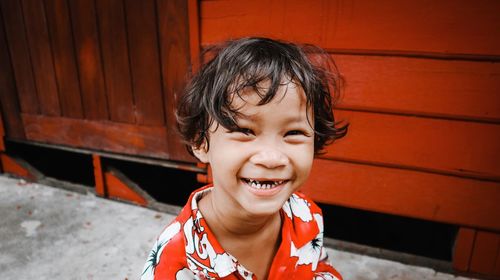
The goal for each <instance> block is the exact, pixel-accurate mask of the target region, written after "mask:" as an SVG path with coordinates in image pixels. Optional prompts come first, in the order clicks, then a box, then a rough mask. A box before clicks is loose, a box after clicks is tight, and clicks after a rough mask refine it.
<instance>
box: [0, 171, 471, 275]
mask: <svg viewBox="0 0 500 280" xmlns="http://www.w3.org/2000/svg"><path fill="white" fill-rule="evenodd" d="M173 217H174V216H173V215H170V214H166V213H162V212H158V211H154V210H150V209H146V208H142V207H137V206H134V205H130V204H126V203H122V202H117V201H112V200H107V199H102V198H99V197H97V196H95V195H94V194H93V193H92V192H91V191H89V192H87V193H85V194H82V193H77V192H72V191H67V190H63V189H60V188H54V187H49V186H44V185H40V184H34V183H26V182H24V181H22V180H19V179H12V178H8V177H5V176H0V280H10V279H16V280H18V279H122V280H123V279H138V278H139V275H140V273H141V270H142V268H143V264H144V262H145V260H146V257H147V254H148V252H149V250H150V247H151V246H152V244H153V241H154V238H155V237H156V235H157V234H159V232H160V231H161V230H162V228H163V227H164V226H165V225H167V224H168V223H169V221H171V220H172V219H173ZM328 251H329V254H330V257H331V259H332V260H333V261H334V265H335V267H336V268H337V269H338V270H339V271H340V272H341V273H342V275H343V276H344V279H356V280H357V279H359V280H372V279H405V280H406V279H407V280H413V279H429V280H430V279H433V280H448V279H461V280H464V279H471V278H464V277H456V276H453V275H450V274H445V273H439V272H436V271H434V270H432V269H430V268H425V267H417V266H411V265H405V264H402V263H398V262H394V261H388V260H384V259H377V258H373V257H369V256H364V255H359V254H353V253H349V252H343V251H338V250H333V249H328Z"/></svg>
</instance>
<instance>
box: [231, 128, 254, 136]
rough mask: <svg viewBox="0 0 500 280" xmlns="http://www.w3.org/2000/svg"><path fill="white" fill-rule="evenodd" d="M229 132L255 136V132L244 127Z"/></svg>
mask: <svg viewBox="0 0 500 280" xmlns="http://www.w3.org/2000/svg"><path fill="white" fill-rule="evenodd" d="M229 132H231V133H234V132H238V133H243V134H245V135H255V133H254V132H253V130H251V129H250V128H244V127H238V128H236V129H234V130H230V131H229Z"/></svg>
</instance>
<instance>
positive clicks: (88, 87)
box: [69, 0, 109, 120]
mask: <svg viewBox="0 0 500 280" xmlns="http://www.w3.org/2000/svg"><path fill="white" fill-rule="evenodd" d="M69 6H70V19H71V23H72V27H73V36H74V40H75V50H76V57H77V63H78V74H79V78H80V89H81V98H82V103H83V110H84V115H85V117H86V118H87V119H91V120H107V119H109V116H108V102H107V99H106V89H105V84H104V76H103V70H102V60H101V50H100V46H99V36H98V31H97V16H96V12H95V6H94V1H88V0H71V1H69Z"/></svg>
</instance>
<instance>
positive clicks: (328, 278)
mask: <svg viewBox="0 0 500 280" xmlns="http://www.w3.org/2000/svg"><path fill="white" fill-rule="evenodd" d="M314 280H339V279H338V278H337V277H335V276H333V275H332V274H331V273H330V272H319V273H316V274H315V275H314Z"/></svg>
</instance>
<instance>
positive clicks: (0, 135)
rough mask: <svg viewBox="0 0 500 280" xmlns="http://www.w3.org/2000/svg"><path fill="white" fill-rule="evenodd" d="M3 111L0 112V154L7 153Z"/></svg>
mask: <svg viewBox="0 0 500 280" xmlns="http://www.w3.org/2000/svg"><path fill="white" fill-rule="evenodd" d="M1 113H2V111H1V110H0V152H4V151H5V143H4V137H5V129H4V126H3V118H2V114H1Z"/></svg>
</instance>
